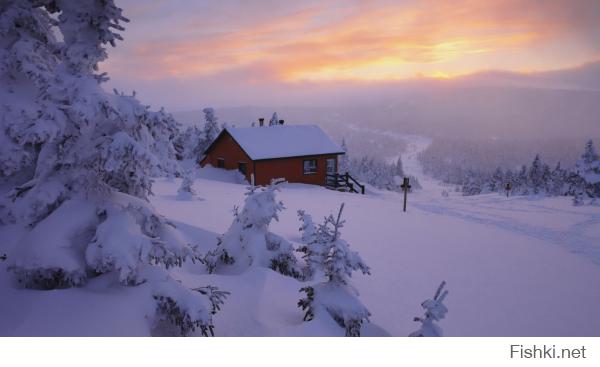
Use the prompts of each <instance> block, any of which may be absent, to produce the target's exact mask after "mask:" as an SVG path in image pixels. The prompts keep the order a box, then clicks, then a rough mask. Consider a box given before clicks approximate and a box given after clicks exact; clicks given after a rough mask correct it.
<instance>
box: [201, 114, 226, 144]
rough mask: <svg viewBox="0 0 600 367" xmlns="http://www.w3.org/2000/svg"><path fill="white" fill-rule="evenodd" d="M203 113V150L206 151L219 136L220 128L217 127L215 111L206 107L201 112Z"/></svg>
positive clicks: (217, 121)
mask: <svg viewBox="0 0 600 367" xmlns="http://www.w3.org/2000/svg"><path fill="white" fill-rule="evenodd" d="M202 112H204V120H205V122H204V130H203V134H204V149H206V148H207V147H208V146H209V145H210V144H211V143H212V142H213V141H214V140H215V139H216V138H217V136H218V135H219V133H220V132H221V128H220V127H219V119H218V118H217V116H216V115H215V110H214V109H213V108H211V107H207V108H205V109H203V110H202ZM200 153H201V152H200Z"/></svg>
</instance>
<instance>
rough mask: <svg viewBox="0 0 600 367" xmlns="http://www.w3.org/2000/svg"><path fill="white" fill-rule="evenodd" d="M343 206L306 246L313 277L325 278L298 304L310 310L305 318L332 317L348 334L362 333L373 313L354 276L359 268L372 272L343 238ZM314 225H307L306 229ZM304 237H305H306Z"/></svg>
mask: <svg viewBox="0 0 600 367" xmlns="http://www.w3.org/2000/svg"><path fill="white" fill-rule="evenodd" d="M343 209H344V204H342V206H341V207H340V210H339V212H338V215H337V218H336V217H334V216H333V215H329V216H328V217H327V218H325V221H324V223H323V224H322V225H319V227H318V229H317V231H316V234H314V235H311V236H310V237H309V239H310V240H309V243H308V244H306V246H305V259H306V260H307V263H308V266H309V268H310V271H309V272H308V273H309V274H311V275H312V278H313V279H316V277H317V276H319V277H322V278H323V281H322V282H320V283H317V284H314V285H311V286H307V287H304V288H302V289H301V290H300V291H301V292H305V293H306V297H305V298H302V299H301V300H300V301H299V302H298V306H299V307H301V308H302V310H303V311H306V313H305V315H304V320H305V321H310V320H313V319H314V318H319V317H331V318H332V319H333V320H334V321H335V322H336V323H337V324H338V325H339V326H340V327H342V328H344V329H345V331H346V336H360V329H361V326H362V324H363V323H364V322H365V321H368V320H369V316H370V315H371V314H370V313H369V311H368V310H367V308H366V307H365V306H364V305H363V304H362V303H361V302H360V300H359V299H358V292H357V291H356V290H355V289H354V288H353V287H351V286H350V284H349V283H350V277H351V276H352V273H353V272H355V271H360V272H362V273H363V274H370V272H369V267H368V266H367V265H366V264H365V263H364V261H363V260H362V259H361V257H360V256H359V255H358V253H356V252H354V251H351V250H350V247H349V245H348V243H347V242H346V241H344V240H343V239H342V238H341V233H340V229H341V228H342V227H343V225H344V221H342V219H341V217H342V211H343ZM301 220H303V224H306V223H307V218H306V215H305V214H303V215H302V216H301ZM309 227H310V226H305V225H303V227H302V228H305V229H304V231H306V228H309ZM303 237H304V236H303Z"/></svg>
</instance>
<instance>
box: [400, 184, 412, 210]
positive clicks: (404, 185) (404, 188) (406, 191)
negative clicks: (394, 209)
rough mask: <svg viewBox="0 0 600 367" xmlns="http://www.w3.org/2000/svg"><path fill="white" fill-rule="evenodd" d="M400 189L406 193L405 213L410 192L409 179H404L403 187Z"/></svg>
mask: <svg viewBox="0 0 600 367" xmlns="http://www.w3.org/2000/svg"><path fill="white" fill-rule="evenodd" d="M400 187H401V188H402V191H404V211H406V199H407V197H408V190H410V184H409V182H408V177H404V180H403V181H402V185H401V186H400Z"/></svg>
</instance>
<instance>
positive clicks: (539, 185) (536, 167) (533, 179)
mask: <svg viewBox="0 0 600 367" xmlns="http://www.w3.org/2000/svg"><path fill="white" fill-rule="evenodd" d="M543 169H544V168H543V165H542V162H541V159H540V156H539V154H536V155H535V158H534V160H533V163H532V164H531V167H530V168H529V172H528V174H527V185H528V186H529V188H530V189H531V193H532V194H534V195H537V194H539V193H540V192H541V191H542V189H543Z"/></svg>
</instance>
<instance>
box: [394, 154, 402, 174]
mask: <svg viewBox="0 0 600 367" xmlns="http://www.w3.org/2000/svg"><path fill="white" fill-rule="evenodd" d="M394 176H397V177H404V167H403V165H402V157H398V160H397V161H396V166H395V167H394Z"/></svg>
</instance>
